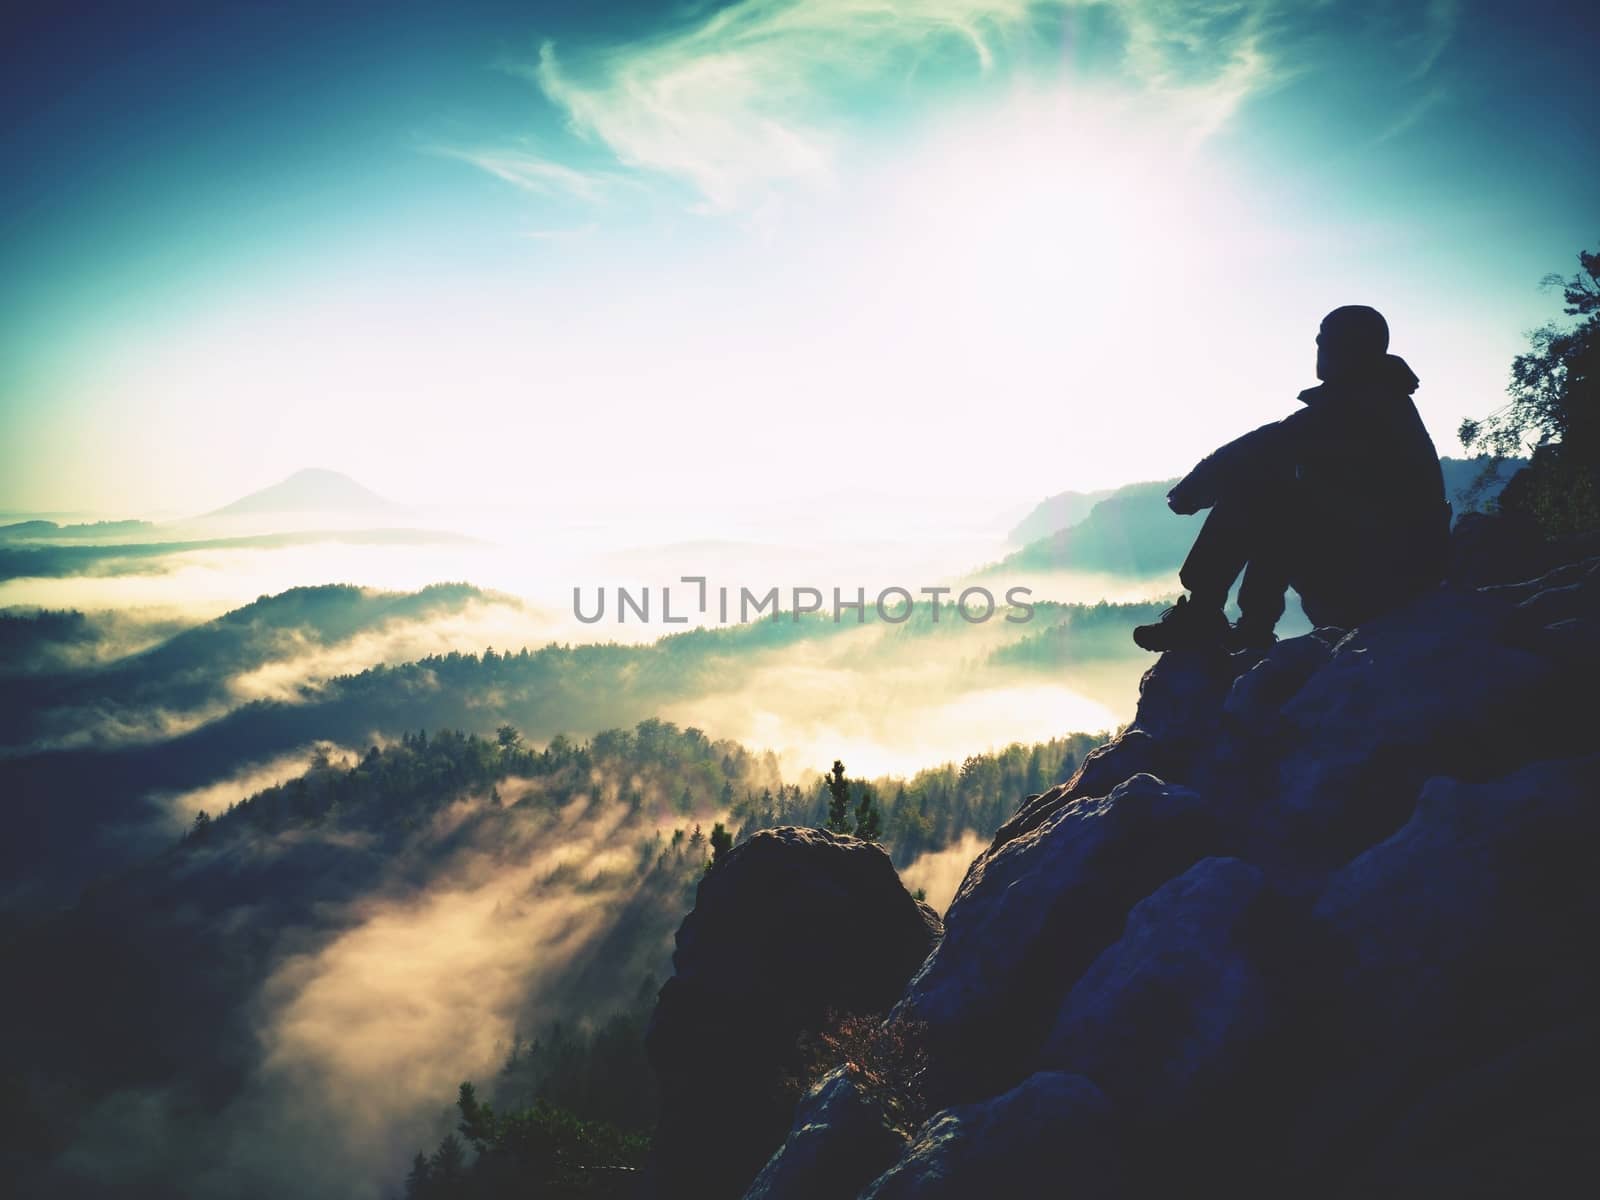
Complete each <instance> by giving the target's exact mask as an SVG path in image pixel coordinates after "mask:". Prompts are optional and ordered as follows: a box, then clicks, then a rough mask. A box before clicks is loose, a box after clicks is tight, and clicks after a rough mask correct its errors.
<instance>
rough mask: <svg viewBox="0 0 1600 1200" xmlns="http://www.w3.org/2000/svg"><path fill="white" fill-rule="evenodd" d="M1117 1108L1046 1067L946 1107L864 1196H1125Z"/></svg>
mask: <svg viewBox="0 0 1600 1200" xmlns="http://www.w3.org/2000/svg"><path fill="white" fill-rule="evenodd" d="M1123 1157H1124V1155H1123V1149H1122V1146H1121V1145H1120V1143H1119V1139H1118V1135H1117V1127H1116V1121H1115V1118H1114V1115H1113V1113H1112V1110H1111V1106H1110V1105H1109V1104H1108V1103H1107V1102H1106V1098H1105V1097H1104V1096H1103V1095H1102V1094H1101V1093H1100V1090H1099V1089H1098V1088H1097V1087H1095V1085H1094V1084H1093V1083H1092V1082H1090V1081H1089V1080H1087V1079H1085V1078H1083V1077H1082V1076H1080V1075H1068V1074H1066V1073H1064V1072H1059V1071H1043V1072H1040V1073H1038V1074H1036V1075H1031V1076H1029V1077H1028V1078H1027V1079H1026V1080H1024V1081H1023V1082H1022V1083H1021V1084H1019V1085H1018V1086H1017V1087H1015V1088H1012V1089H1011V1090H1010V1091H1009V1092H1006V1093H1005V1094H1003V1095H1000V1096H996V1097H994V1098H993V1099H990V1100H985V1101H983V1102H981V1103H978V1104H968V1105H962V1106H961V1107H958V1108H952V1109H948V1110H946V1111H944V1112H941V1113H939V1114H937V1115H936V1116H934V1117H933V1119H932V1120H930V1121H929V1122H928V1123H927V1124H926V1125H924V1126H923V1127H922V1129H921V1131H920V1132H919V1133H918V1134H917V1138H916V1140H915V1141H914V1142H913V1143H912V1145H911V1148H910V1150H908V1151H907V1153H906V1156H905V1157H904V1158H902V1159H901V1160H900V1161H899V1162H898V1163H896V1164H895V1165H894V1166H893V1167H892V1168H891V1169H890V1170H889V1171H888V1172H886V1173H885V1174H884V1175H883V1176H882V1177H881V1178H879V1179H878V1180H877V1181H876V1182H875V1183H873V1184H872V1186H871V1187H869V1188H868V1189H867V1190H866V1191H865V1192H863V1193H862V1195H861V1200H973V1198H974V1197H981V1196H993V1197H997V1198H998V1197H1013V1196H1016V1197H1023V1196H1055V1195H1059V1196H1079V1197H1084V1198H1085V1200H1089V1198H1093V1200H1111V1198H1112V1197H1116V1196H1121V1195H1124V1194H1126V1193H1125V1191H1124V1189H1123V1187H1122V1184H1121V1179H1122V1163H1123Z"/></svg>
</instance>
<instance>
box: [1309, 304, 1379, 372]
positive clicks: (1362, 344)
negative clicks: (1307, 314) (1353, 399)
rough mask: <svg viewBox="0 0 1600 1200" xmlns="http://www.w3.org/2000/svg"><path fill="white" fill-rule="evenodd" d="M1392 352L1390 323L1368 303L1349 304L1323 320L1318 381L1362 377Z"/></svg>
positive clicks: (1320, 336) (1318, 343) (1318, 341)
mask: <svg viewBox="0 0 1600 1200" xmlns="http://www.w3.org/2000/svg"><path fill="white" fill-rule="evenodd" d="M1388 349H1389V323H1388V322H1387V321H1385V320H1384V319H1383V314H1382V313H1380V312H1379V311H1378V310H1377V309H1375V308H1368V307H1367V306H1366V305H1365V304H1346V305H1345V306H1344V307H1343V308H1336V309H1334V310H1333V311H1332V312H1331V313H1329V314H1328V315H1327V316H1325V317H1323V318H1322V329H1321V331H1320V332H1319V333H1318V334H1317V378H1318V379H1323V380H1333V379H1339V378H1342V377H1344V376H1348V375H1355V374H1360V373H1361V372H1362V371H1364V370H1368V369H1370V368H1371V367H1373V366H1375V365H1376V364H1377V363H1378V362H1380V361H1382V359H1383V356H1384V354H1386V353H1387V352H1388Z"/></svg>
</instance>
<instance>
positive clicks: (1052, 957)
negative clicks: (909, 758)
mask: <svg viewBox="0 0 1600 1200" xmlns="http://www.w3.org/2000/svg"><path fill="white" fill-rule="evenodd" d="M1222 842H1223V835H1222V826H1221V825H1220V823H1219V821H1218V819H1217V817H1216V814H1215V809H1214V806H1212V805H1209V804H1207V803H1206V802H1205V801H1204V800H1202V799H1201V797H1200V796H1199V795H1197V794H1196V793H1195V792H1193V791H1190V790H1189V789H1187V788H1182V787H1173V786H1169V785H1167V784H1165V783H1163V782H1162V781H1161V780H1159V779H1157V778H1155V777H1154V776H1151V775H1136V776H1134V777H1133V778H1132V779H1130V780H1128V781H1126V782H1125V783H1123V784H1121V785H1120V786H1118V787H1117V788H1115V789H1114V790H1113V791H1112V792H1111V794H1110V795H1109V796H1104V797H1100V798H1092V797H1084V798H1082V799H1079V800H1075V801H1073V802H1072V803H1071V804H1069V805H1067V806H1066V807H1065V808H1063V809H1061V810H1060V811H1059V812H1057V813H1055V814H1054V815H1053V816H1051V817H1050V818H1049V819H1048V820H1046V821H1045V822H1044V824H1042V825H1040V826H1038V827H1037V828H1035V829H1032V830H1030V831H1028V832H1027V833H1025V834H1022V835H1021V836H1019V837H1016V838H1014V839H1012V840H1011V841H1009V842H1007V843H1006V844H1005V845H1003V846H1001V847H1000V848H999V849H997V850H991V851H988V852H987V853H985V854H983V855H982V856H981V857H979V858H978V860H977V861H976V862H974V863H973V865H972V867H971V868H970V869H969V870H968V872H967V876H966V878H965V880H963V881H962V884H961V887H960V889H959V890H958V891H957V892H956V896H955V899H954V900H952V901H951V903H950V907H949V909H948V910H947V911H946V914H945V936H944V939H943V940H942V941H941V943H940V944H939V947H938V949H937V950H935V951H934V953H933V954H932V955H931V956H930V957H929V958H928V960H927V962H926V963H925V964H924V965H923V967H922V969H921V970H920V971H919V972H918V973H917V975H916V978H914V979H913V980H912V981H911V984H910V986H909V987H908V989H907V991H906V997H905V999H904V1000H903V1001H902V1002H901V1004H900V1005H899V1006H898V1007H897V1008H896V1010H895V1015H896V1016H898V1017H903V1018H908V1019H910V1020H913V1021H918V1022H923V1023H926V1025H927V1027H928V1029H927V1034H928V1046H929V1051H930V1054H931V1055H932V1059H933V1081H932V1083H933V1092H934V1095H933V1099H934V1101H935V1102H936V1103H948V1102H950V1101H953V1100H962V1099H967V1098H970V1097H972V1096H975V1095H984V1094H990V1093H992V1092H993V1091H994V1090H995V1089H996V1088H997V1087H1002V1086H1006V1085H1009V1084H1011V1083H1014V1082H1016V1081H1017V1080H1019V1079H1021V1078H1023V1077H1024V1076H1025V1075H1027V1074H1028V1073H1029V1072H1030V1070H1032V1064H1033V1062H1034V1059H1035V1056H1036V1053H1037V1050H1038V1047H1039V1045H1040V1043H1041V1042H1042V1041H1043V1040H1044V1037H1045V1035H1046V1034H1047V1033H1048V1032H1049V1029H1050V1026H1051V1023H1052V1022H1053V1020H1054V1018H1055V1015H1056V1013H1057V1011H1058V1010H1059V1009H1060V1006H1061V1001H1062V999H1063V997H1065V995H1066V993H1067V990H1068V989H1069V988H1070V987H1071V986H1072V984H1073V983H1074V982H1075V981H1076V980H1077V979H1078V977H1079V976H1080V975H1081V974H1082V973H1083V971H1084V969H1085V968H1087V967H1088V965H1089V964H1090V963H1091V962H1093V961H1094V959H1095V957H1096V956H1097V955H1098V954H1099V953H1100V952H1101V951H1102V950H1104V949H1105V948H1106V947H1107V946H1108V945H1110V944H1111V943H1112V942H1113V941H1115V940H1116V939H1117V937H1118V935H1119V934H1120V933H1121V931H1122V926H1123V920H1124V918H1125V917H1126V915H1127V913H1128V910H1129V909H1130V908H1131V907H1132V906H1133V905H1134V904H1135V903H1137V902H1138V901H1139V900H1141V899H1143V898H1144V897H1145V896H1147V895H1149V894H1150V893H1151V892H1153V891H1154V890H1155V889H1156V888H1158V887H1159V886H1160V885H1161V884H1162V883H1164V882H1166V881H1167V880H1168V879H1170V878H1172V877H1173V876H1174V875H1177V874H1179V873H1181V872H1182V871H1184V870H1185V869H1187V868H1188V867H1189V866H1191V865H1192V864H1193V863H1195V862H1197V861H1198V860H1200V859H1202V858H1205V857H1207V856H1209V855H1212V854H1216V853H1219V852H1221V851H1222V849H1223V846H1222Z"/></svg>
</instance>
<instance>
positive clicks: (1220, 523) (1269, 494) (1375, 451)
mask: <svg viewBox="0 0 1600 1200" xmlns="http://www.w3.org/2000/svg"><path fill="white" fill-rule="evenodd" d="M1388 349H1389V326H1388V324H1387V323H1386V322H1385V321H1384V319H1383V317H1382V315H1381V314H1379V313H1378V311H1377V310H1376V309H1371V308H1367V307H1365V306H1364V305H1349V306H1347V307H1344V308H1337V309H1334V311H1333V312H1331V313H1329V314H1328V315H1327V316H1326V317H1325V318H1323V321H1322V330H1321V332H1320V333H1319V334H1318V335H1317V378H1318V379H1321V380H1323V383H1322V384H1321V385H1320V386H1318V387H1313V388H1307V389H1306V390H1305V391H1303V392H1301V393H1300V399H1301V401H1303V402H1304V404H1305V406H1306V407H1305V408H1303V409H1302V410H1300V411H1299V412H1297V413H1295V414H1293V415H1292V416H1289V417H1286V418H1284V419H1283V420H1281V421H1275V422H1273V423H1272V424H1270V425H1263V426H1262V427H1261V428H1260V429H1257V430H1255V431H1253V432H1251V433H1247V434H1245V435H1244V436H1243V437H1241V438H1239V439H1237V440H1235V441H1232V442H1229V443H1228V444H1227V445H1226V446H1223V447H1222V448H1221V449H1220V450H1217V451H1216V452H1214V453H1213V454H1211V455H1209V456H1208V457H1206V458H1205V459H1204V460H1202V461H1201V463H1200V464H1199V466H1197V467H1195V469H1194V470H1192V471H1190V472H1189V474H1188V475H1186V476H1185V477H1184V478H1183V479H1181V480H1180V481H1179V482H1178V484H1177V486H1176V487H1174V488H1173V489H1172V490H1171V491H1170V492H1168V493H1167V505H1168V507H1169V508H1171V509H1172V511H1173V512H1175V513H1181V514H1185V515H1187V514H1189V513H1194V512H1198V511H1200V510H1201V509H1202V508H1209V509H1211V513H1210V515H1209V516H1207V517H1206V521H1205V524H1204V525H1203V526H1202V527H1201V529H1200V536H1199V537H1197V538H1196V539H1195V543H1194V547H1193V548H1192V549H1191V550H1190V551H1189V557H1188V558H1187V559H1185V560H1184V564H1183V569H1182V570H1181V571H1180V572H1179V575H1178V578H1179V580H1180V581H1181V582H1182V583H1183V586H1184V587H1185V588H1186V589H1187V590H1188V592H1189V594H1188V596H1186V597H1182V598H1180V599H1179V600H1178V603H1177V605H1176V606H1175V607H1173V608H1169V609H1168V610H1167V611H1166V612H1165V613H1163V614H1162V615H1161V619H1160V620H1159V621H1157V622H1156V623H1155V624H1153V625H1141V626H1139V627H1138V628H1137V629H1135V630H1134V631H1133V640H1134V641H1135V642H1137V643H1138V644H1139V645H1140V646H1142V647H1144V648H1145V649H1146V650H1156V651H1161V650H1176V649H1182V648H1200V647H1209V646H1224V647H1226V648H1228V649H1233V650H1238V649H1247V648H1261V647H1265V646H1267V645H1270V644H1271V643H1272V642H1273V641H1274V640H1275V637H1274V635H1273V632H1272V630H1273V626H1275V625H1276V624H1277V623H1278V618H1279V617H1281V616H1282V615H1283V603H1284V593H1285V591H1286V590H1287V589H1288V588H1290V587H1293V588H1294V589H1295V591H1297V592H1298V593H1300V600H1301V603H1302V604H1303V606H1304V608H1305V611H1306V616H1307V617H1309V618H1310V620H1311V622H1312V624H1314V625H1336V626H1339V627H1341V628H1346V629H1348V628H1349V627H1351V626H1353V625H1358V624H1360V623H1361V622H1363V621H1366V620H1369V619H1370V618H1372V617H1374V616H1376V615H1377V614H1378V613H1380V612H1383V611H1384V610H1386V609H1388V608H1391V607H1393V606H1395V605H1397V604H1399V603H1401V602H1403V601H1405V600H1406V599H1409V598H1410V597H1412V596H1414V595H1416V594H1417V593H1418V592H1420V591H1422V590H1424V589H1426V588H1429V587H1433V586H1435V585H1437V584H1438V582H1439V580H1440V578H1441V577H1442V576H1443V574H1444V563H1445V553H1446V547H1447V544H1448V541H1449V534H1450V507H1449V505H1448V504H1447V503H1446V501H1445V498H1444V478H1443V475H1442V473H1441V472H1440V469H1439V456H1438V454H1437V452H1436V451H1435V450H1434V447H1433V440H1432V439H1431V438H1430V437H1429V436H1428V431H1427V429H1425V428H1424V427H1423V424H1422V418H1421V417H1419V416H1418V415H1417V409H1416V405H1414V404H1413V403H1412V402H1411V393H1412V392H1414V391H1415V390H1416V388H1417V377H1416V376H1415V375H1413V374H1412V373H1411V368H1410V367H1408V366H1407V365H1406V364H1405V361H1404V360H1403V359H1401V358H1399V357H1398V356H1397V355H1393V354H1389V353H1388ZM1241 570H1242V571H1243V572H1244V578H1243V580H1242V581H1241V582H1240V584H1239V612H1240V616H1239V623H1238V624H1237V625H1236V626H1233V627H1231V628H1230V626H1229V624H1228V620H1227V618H1226V617H1225V616H1224V615H1223V611H1222V610H1223V606H1224V605H1225V604H1226V603H1227V600H1228V592H1229V590H1230V589H1231V588H1232V587H1233V581H1234V580H1235V579H1236V578H1237V577H1238V575H1239V572H1240V571H1241Z"/></svg>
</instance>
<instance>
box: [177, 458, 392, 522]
mask: <svg viewBox="0 0 1600 1200" xmlns="http://www.w3.org/2000/svg"><path fill="white" fill-rule="evenodd" d="M404 511H405V508H404V506H403V505H399V504H396V503H395V502H394V501H392V500H386V499H384V498H383V497H382V496H380V495H378V494H377V493H376V492H374V491H372V490H370V489H369V488H365V487H363V486H362V485H361V484H359V483H357V482H356V481H355V480H354V479H351V478H350V477H349V476H348V475H342V474H340V473H339V472H338V471H329V470H325V469H323V468H320V467H308V468H306V469H305V470H303V471H296V472H295V473H294V474H293V475H291V476H289V478H287V479H285V480H283V481H282V482H281V483H275V484H273V485H272V486H271V487H265V488H262V489H261V490H260V491H259V492H251V493H250V494H249V495H248V496H242V497H240V498H239V499H238V500H235V501H234V502H233V503H232V504H229V505H226V506H224V507H222V508H219V509H217V510H216V511H215V512H210V513H207V514H206V515H207V516H208V517H237V516H256V515H260V514H263V513H302V512H325V513H331V512H350V513H369V514H370V513H402V512H404Z"/></svg>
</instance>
